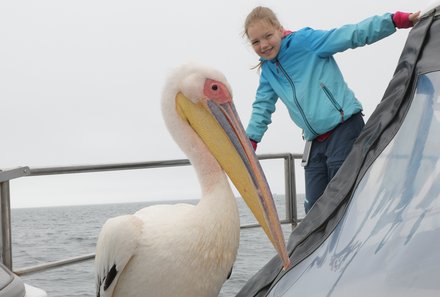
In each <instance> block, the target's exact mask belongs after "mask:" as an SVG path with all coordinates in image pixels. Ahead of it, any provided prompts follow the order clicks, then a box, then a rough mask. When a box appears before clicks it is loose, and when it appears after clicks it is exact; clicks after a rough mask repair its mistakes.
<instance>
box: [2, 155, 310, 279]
mask: <svg viewBox="0 0 440 297" xmlns="http://www.w3.org/2000/svg"><path fill="white" fill-rule="evenodd" d="M301 157H302V155H301V154H290V153H284V154H264V155H258V159H259V160H269V159H284V184H285V203H286V218H285V219H284V220H281V223H283V224H291V225H292V228H293V227H295V226H296V225H297V223H298V222H299V221H300V220H299V218H298V212H297V207H296V198H297V197H296V185H295V181H296V177H295V164H294V160H295V159H301ZM188 165H190V162H189V161H188V160H187V159H178V160H166V161H152V162H137V163H118V164H105V165H84V166H60V167H45V168H30V167H19V168H14V169H10V170H4V171H2V170H0V224H1V259H2V262H3V264H4V265H5V266H7V267H8V268H9V269H10V270H13V269H12V240H11V238H12V234H11V203H10V202H11V193H10V192H11V191H10V181H11V180H13V179H17V178H22V177H30V176H43V175H60V174H74V173H88V172H89V173H91V172H104V171H118V170H134V169H152V168H164V167H178V166H188ZM254 227H259V225H258V224H252V225H245V226H241V228H254ZM94 257H95V254H87V255H82V256H78V257H73V258H68V259H63V260H59V261H52V262H48V263H43V264H39V265H35V266H31V267H24V268H19V269H16V270H14V273H16V274H17V275H27V274H31V273H36V272H40V271H44V270H48V269H52V268H57V267H61V266H65V265H70V264H75V263H79V262H83V261H88V260H92V259H93V258H94Z"/></svg>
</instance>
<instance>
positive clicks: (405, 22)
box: [393, 11, 414, 29]
mask: <svg viewBox="0 0 440 297" xmlns="http://www.w3.org/2000/svg"><path fill="white" fill-rule="evenodd" d="M410 15H411V13H408V12H401V11H396V12H395V13H394V14H393V23H394V25H395V26H396V28H398V29H405V28H411V27H412V26H414V24H413V22H412V21H411V20H410V19H409V16H410Z"/></svg>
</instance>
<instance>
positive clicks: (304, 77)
mask: <svg viewBox="0 0 440 297" xmlns="http://www.w3.org/2000/svg"><path fill="white" fill-rule="evenodd" d="M395 31H396V29H395V26H394V23H393V21H392V15H391V14H389V13H387V14H385V15H383V16H374V17H370V18H368V19H366V20H364V21H362V22H360V23H358V24H353V25H345V26H343V27H341V28H337V29H332V30H329V31H323V30H314V29H311V28H304V29H301V30H299V31H296V32H294V33H291V34H289V35H287V36H286V37H284V38H283V39H282V41H281V47H280V51H279V53H278V56H277V57H276V58H275V59H273V60H270V61H268V60H264V59H260V61H261V62H262V65H261V76H260V85H259V87H258V89H257V94H256V99H255V101H254V103H253V105H252V107H253V110H252V116H251V119H250V122H249V125H248V127H247V129H246V133H247V135H248V137H249V138H251V139H253V140H255V141H257V142H260V141H261V138H262V137H263V134H264V133H265V132H266V130H267V127H268V125H269V124H270V123H271V115H272V113H273V112H274V111H275V103H276V102H277V100H278V98H280V99H281V100H282V102H283V103H284V104H285V105H286V107H287V109H288V111H289V114H290V117H291V118H292V120H293V121H294V122H295V123H296V124H297V125H298V126H299V127H300V128H302V129H303V133H304V138H305V139H306V140H313V139H314V138H315V137H316V136H318V135H321V134H324V133H325V132H328V131H330V130H331V129H333V128H334V127H336V126H337V125H338V124H339V123H341V122H343V121H344V120H346V119H348V118H349V117H350V116H351V115H353V114H355V113H358V112H360V111H361V110H362V105H361V103H360V102H359V101H358V100H357V99H356V97H355V95H354V93H353V91H352V90H350V89H349V88H348V86H347V84H346V83H345V81H344V78H343V76H342V73H341V71H340V70H339V67H338V65H337V64H336V61H335V59H334V58H333V55H334V54H335V53H338V52H343V51H345V50H347V49H349V48H356V47H360V46H364V45H366V44H371V43H373V42H376V41H378V40H380V39H382V38H384V37H386V36H389V35H391V34H392V33H394V32H395Z"/></svg>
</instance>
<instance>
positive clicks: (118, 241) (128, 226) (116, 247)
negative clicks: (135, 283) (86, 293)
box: [95, 215, 142, 297]
mask: <svg viewBox="0 0 440 297" xmlns="http://www.w3.org/2000/svg"><path fill="white" fill-rule="evenodd" d="M141 230H142V221H141V220H140V219H139V218H137V217H136V216H133V215H124V216H119V217H116V218H112V219H109V220H107V222H106V223H105V224H104V226H103V227H102V230H101V232H100V234H99V238H98V243H97V245H96V258H95V269H96V296H97V297H111V296H112V295H113V290H114V288H115V287H116V284H117V282H118V278H119V276H120V275H121V272H122V271H123V270H124V268H125V266H126V265H127V263H128V262H129V261H130V259H131V257H132V256H133V255H134V253H135V251H136V248H137V245H138V241H139V235H140V233H141Z"/></svg>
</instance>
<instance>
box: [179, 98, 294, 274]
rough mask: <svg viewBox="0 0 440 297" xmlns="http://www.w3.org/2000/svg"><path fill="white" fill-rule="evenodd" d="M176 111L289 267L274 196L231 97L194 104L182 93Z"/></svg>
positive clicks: (205, 100)
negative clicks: (195, 135) (204, 147)
mask: <svg viewBox="0 0 440 297" xmlns="http://www.w3.org/2000/svg"><path fill="white" fill-rule="evenodd" d="M225 101H226V102H225ZM176 108H177V110H178V113H179V114H180V115H181V117H182V118H183V119H184V120H185V121H187V122H188V123H189V124H190V125H191V126H192V128H193V129H194V131H195V132H196V133H197V134H198V135H199V136H200V137H201V139H202V140H203V142H204V143H205V144H206V146H207V147H208V149H209V150H210V151H211V153H212V154H213V155H214V157H215V158H216V159H217V161H218V162H219V163H220V166H222V168H223V170H224V171H225V172H226V173H227V174H228V176H229V178H230V180H231V181H232V182H233V183H234V185H235V187H236V188H237V190H238V192H239V193H240V194H241V196H242V197H243V199H244V200H245V202H246V204H247V205H248V207H249V208H250V209H251V211H252V213H253V214H254V216H255V218H256V219H257V221H258V222H259V224H260V225H261V226H262V227H263V229H264V231H265V232H266V235H267V236H268V237H269V239H270V241H271V242H272V244H273V246H274V247H275V249H276V251H277V252H278V254H279V256H280V257H281V259H282V261H283V266H284V269H286V268H287V267H288V266H289V265H290V259H289V256H288V253H287V249H286V245H285V241H284V236H283V233H282V230H281V224H280V221H279V219H278V214H277V211H276V208H275V204H274V201H273V197H272V194H271V192H270V189H269V185H268V183H267V181H266V177H265V175H264V173H263V170H262V168H261V166H260V163H259V161H258V159H257V157H256V155H255V152H254V149H253V148H252V145H251V144H250V142H249V140H248V138H247V136H246V134H245V131H244V129H243V126H242V124H241V122H240V119H239V117H238V115H237V112H236V110H235V107H234V104H233V102H232V98H230V100H223V101H222V102H217V101H216V100H211V99H209V98H207V99H202V100H201V101H200V102H199V103H196V104H195V103H193V102H191V101H190V100H189V99H188V98H186V97H185V96H184V95H183V94H182V93H178V94H177V96H176Z"/></svg>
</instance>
